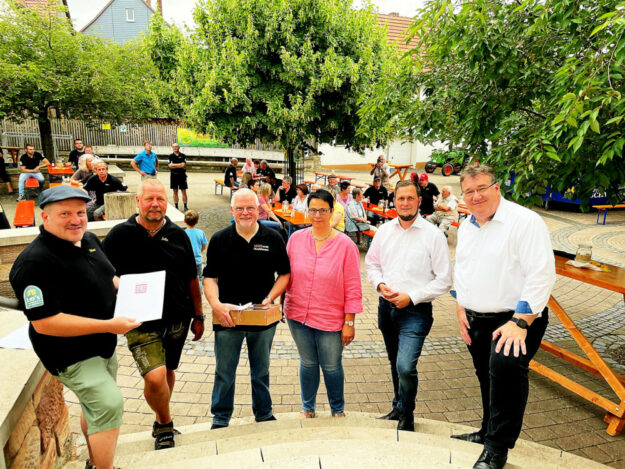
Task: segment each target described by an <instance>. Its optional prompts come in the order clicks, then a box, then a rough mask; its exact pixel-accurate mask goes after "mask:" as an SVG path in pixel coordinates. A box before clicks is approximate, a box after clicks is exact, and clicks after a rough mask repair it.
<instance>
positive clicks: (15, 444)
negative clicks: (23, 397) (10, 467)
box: [6, 401, 37, 459]
mask: <svg viewBox="0 0 625 469" xmlns="http://www.w3.org/2000/svg"><path fill="white" fill-rule="evenodd" d="M36 418H37V416H36V415H35V408H34V406H33V403H32V401H29V402H28V404H26V409H24V413H23V414H22V416H21V417H20V419H19V420H18V422H17V425H15V428H14V429H13V432H12V433H11V436H10V437H9V441H7V445H6V451H7V454H8V456H9V458H10V459H12V458H13V457H14V456H15V455H16V454H17V452H18V451H19V449H20V447H21V446H22V443H23V442H24V438H25V437H26V434H27V433H28V431H29V430H30V428H31V427H32V426H33V424H34V423H35V420H36Z"/></svg>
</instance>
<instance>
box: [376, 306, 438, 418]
mask: <svg viewBox="0 0 625 469" xmlns="http://www.w3.org/2000/svg"><path fill="white" fill-rule="evenodd" d="M433 322H434V319H433V318H432V303H420V304H418V305H416V306H408V307H406V308H403V309H398V308H396V307H395V305H394V304H393V303H390V302H388V301H386V300H385V299H384V298H381V297H380V301H379V305H378V328H379V329H380V331H381V332H382V337H383V338H384V345H385V346H386V353H387V355H388V360H389V362H390V364H391V377H392V379H393V391H394V393H395V395H394V397H393V409H395V410H397V411H398V412H400V413H402V414H410V415H411V414H412V413H413V412H414V409H415V400H416V398H417V386H418V384H419V376H418V373H417V362H418V361H419V357H420V356H421V350H422V349H423V342H424V341H425V338H426V337H427V335H428V334H429V332H430V329H432V323H433Z"/></svg>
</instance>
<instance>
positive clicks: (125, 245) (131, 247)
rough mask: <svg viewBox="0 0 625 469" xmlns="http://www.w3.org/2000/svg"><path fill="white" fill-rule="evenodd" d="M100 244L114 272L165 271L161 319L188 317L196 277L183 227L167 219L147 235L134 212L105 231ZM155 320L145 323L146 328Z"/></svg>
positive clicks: (168, 320) (166, 320)
mask: <svg viewBox="0 0 625 469" xmlns="http://www.w3.org/2000/svg"><path fill="white" fill-rule="evenodd" d="M102 246H103V247H104V252H105V253H106V255H107V256H108V258H109V260H110V261H111V263H112V264H113V266H114V267H115V271H116V274H117V275H120V276H121V275H125V274H141V273H147V272H158V271H161V270H164V271H165V272H166V273H165V299H164V304H163V320H164V321H165V322H167V323H171V322H175V321H180V320H186V319H190V318H191V316H193V315H194V314H195V309H194V307H193V300H192V299H191V289H190V283H191V280H193V279H194V278H196V277H197V267H196V266H195V256H194V255H193V248H192V247H191V241H189V237H188V236H187V234H186V233H185V232H184V230H183V229H182V228H180V227H179V226H177V225H176V224H174V223H172V222H171V221H170V220H169V218H167V217H166V222H165V225H164V226H163V228H161V230H160V231H159V232H158V233H156V234H155V235H154V236H150V234H149V233H148V232H147V230H146V229H145V228H143V227H142V226H141V225H139V223H137V215H132V216H131V217H130V218H129V219H128V220H126V221H125V222H124V223H121V224H119V225H117V226H115V227H113V229H112V230H111V231H109V234H108V235H107V236H106V238H104V241H103V243H102ZM157 322H158V321H149V322H147V323H145V325H146V326H147V328H148V329H149V328H151V327H154V326H155V325H156V324H155V323H157Z"/></svg>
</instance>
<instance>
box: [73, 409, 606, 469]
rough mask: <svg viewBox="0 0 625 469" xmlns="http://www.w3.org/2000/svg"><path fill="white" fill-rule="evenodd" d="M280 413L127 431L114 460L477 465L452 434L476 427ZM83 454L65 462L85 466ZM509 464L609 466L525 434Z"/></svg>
mask: <svg viewBox="0 0 625 469" xmlns="http://www.w3.org/2000/svg"><path fill="white" fill-rule="evenodd" d="M277 417H278V418H279V420H277V421H272V422H264V423H254V422H253V418H245V419H235V420H233V421H232V422H231V425H230V427H228V428H223V429H219V430H210V423H208V422H207V423H203V424H196V425H191V426H186V427H180V428H179V430H180V431H181V432H182V434H181V435H177V436H176V447H175V448H172V449H168V450H162V451H158V452H156V451H154V450H153V445H154V440H153V438H152V436H151V434H150V432H141V433H135V434H129V435H122V436H121V437H120V439H119V442H118V447H117V451H116V457H115V465H116V466H118V467H123V468H124V469H131V468H135V467H136V468H139V467H162V468H163V469H164V468H165V467H168V468H176V467H180V468H182V467H191V466H198V463H199V467H217V466H219V467H221V468H223V467H236V468H237V469H247V468H255V467H258V468H267V467H280V468H282V467H297V468H304V469H305V468H307V467H315V468H320V467H321V468H323V469H326V468H330V467H339V466H340V467H341V469H346V468H350V467H358V468H369V467H371V468H373V467H376V468H377V467H381V465H382V464H384V466H389V465H393V464H394V465H397V466H398V467H415V468H422V467H423V468H425V467H428V468H431V467H436V468H438V467H447V468H448V467H456V468H465V467H472V466H473V464H474V463H475V460H476V459H477V457H478V456H479V454H480V452H481V451H482V447H481V446H480V445H475V444H471V443H467V442H464V441H459V440H455V439H450V438H449V437H450V435H451V434H452V433H464V432H467V431H473V429H471V428H469V427H466V426H462V425H455V424H449V423H446V422H438V421H433V420H425V419H416V420H415V430H416V431H415V432H414V433H413V432H398V431H397V430H396V422H390V421H385V420H377V419H376V418H375V417H376V416H375V415H371V414H365V413H351V412H350V413H349V414H348V416H347V417H346V418H344V419H335V418H330V416H329V415H325V416H324V415H320V416H319V417H318V418H316V419H307V420H300V419H299V414H297V413H291V414H279V415H278V416H277ZM86 457H87V456H86V454H85V453H84V452H83V454H81V456H80V457H79V460H78V461H76V462H74V463H71V464H69V465H67V466H66V467H67V469H82V467H84V460H85V459H86ZM506 467H507V468H510V469H514V468H521V467H523V468H528V467H532V468H534V467H535V468H541V469H542V468H544V469H558V468H575V469H577V468H579V467H584V469H594V468H599V467H605V466H603V465H601V464H597V463H595V462H593V461H589V460H586V459H583V458H580V457H578V456H574V455H571V454H568V453H564V452H562V451H560V450H556V449H553V448H548V447H545V446H541V445H538V444H535V443H531V442H527V441H522V440H520V441H519V442H518V443H517V447H516V448H515V449H514V450H513V451H511V452H510V457H509V460H508V465H507V466H506Z"/></svg>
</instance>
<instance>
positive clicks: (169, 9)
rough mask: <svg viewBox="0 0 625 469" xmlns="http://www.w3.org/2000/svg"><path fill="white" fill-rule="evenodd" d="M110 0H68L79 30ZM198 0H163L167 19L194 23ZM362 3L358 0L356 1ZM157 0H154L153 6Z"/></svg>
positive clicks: (403, 2)
mask: <svg viewBox="0 0 625 469" xmlns="http://www.w3.org/2000/svg"><path fill="white" fill-rule="evenodd" d="M108 1H109V0H67V4H68V6H69V12H70V15H71V17H72V20H73V21H74V27H75V28H76V29H77V30H80V29H82V27H83V26H85V25H86V24H87V23H88V22H89V21H91V20H92V19H93V17H94V16H95V15H97V14H98V13H99V12H100V10H101V9H102V8H103V7H104V5H106V4H107V3H108ZM195 3H196V0H163V15H164V17H165V20H166V21H168V22H170V23H174V24H176V25H177V26H183V25H185V24H186V25H189V26H191V25H192V24H193V17H192V16H193V13H192V12H193V8H194V7H195ZM371 3H373V4H374V5H375V6H377V7H378V11H379V12H380V13H392V12H395V13H399V14H400V15H401V16H414V15H415V14H416V11H417V8H419V7H420V6H421V5H422V4H423V0H374V1H372V2H371ZM354 4H355V5H356V6H358V5H360V2H359V1H358V0H355V1H354ZM155 5H156V0H152V6H153V7H154V6H155Z"/></svg>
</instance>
